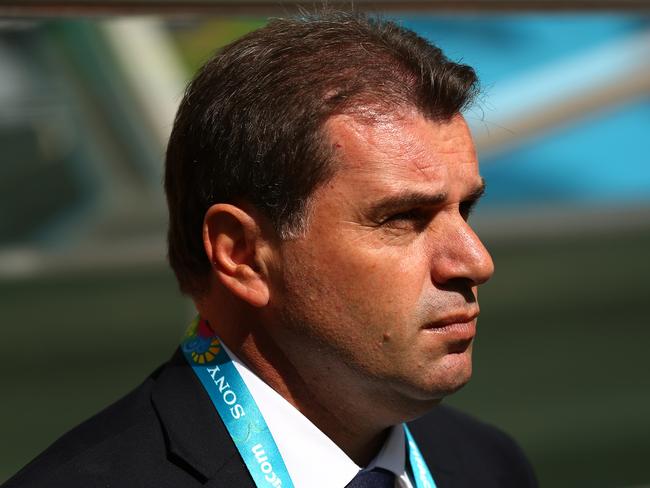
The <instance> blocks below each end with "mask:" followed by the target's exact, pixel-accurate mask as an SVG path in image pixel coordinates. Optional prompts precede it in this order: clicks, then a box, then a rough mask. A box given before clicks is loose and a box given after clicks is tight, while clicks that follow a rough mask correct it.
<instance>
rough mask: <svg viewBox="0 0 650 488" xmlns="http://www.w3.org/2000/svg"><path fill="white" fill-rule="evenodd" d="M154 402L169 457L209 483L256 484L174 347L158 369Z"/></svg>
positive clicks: (214, 484)
mask: <svg viewBox="0 0 650 488" xmlns="http://www.w3.org/2000/svg"><path fill="white" fill-rule="evenodd" d="M151 400H152V403H153V406H154V409H155V410H156V412H157V414H158V418H159V419H160V423H161V425H162V429H163V432H164V433H165V439H166V442H167V449H168V452H169V455H170V456H169V458H170V460H171V461H172V462H174V463H176V464H177V465H179V466H180V467H182V468H184V469H186V470H187V471H189V472H191V473H192V474H193V475H194V476H195V477H196V478H198V479H199V480H200V481H201V482H203V483H205V482H207V481H209V483H207V484H206V486H237V487H251V488H253V487H254V486H255V485H254V483H253V481H252V478H251V476H250V474H249V473H248V470H247V468H246V466H245V465H244V463H243V461H242V460H241V457H240V455H239V452H238V451H237V448H236V447H235V445H234V443H233V442H232V439H231V438H230V435H229V434H228V432H227V430H226V428H225V426H224V424H223V422H222V421H221V418H219V415H218V414H217V412H216V410H215V409H214V407H213V405H212V403H211V401H210V398H209V397H208V395H207V393H206V392H205V390H204V389H203V386H202V385H201V383H200V382H199V380H198V379H197V378H196V376H195V375H194V373H193V371H192V370H191V368H190V367H189V366H188V364H187V363H186V361H185V358H184V357H183V355H182V353H181V351H180V350H179V349H177V350H176V352H175V354H174V356H173V357H172V359H171V360H170V361H169V363H167V364H166V365H165V366H163V368H162V369H161V370H160V372H159V373H158V376H157V378H156V384H155V386H154V388H153V390H152V394H151Z"/></svg>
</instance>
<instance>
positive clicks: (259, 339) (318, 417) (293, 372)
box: [202, 308, 391, 466]
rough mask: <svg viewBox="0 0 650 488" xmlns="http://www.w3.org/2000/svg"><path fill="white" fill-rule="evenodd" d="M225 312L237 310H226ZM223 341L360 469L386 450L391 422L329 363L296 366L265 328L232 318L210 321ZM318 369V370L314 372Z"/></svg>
mask: <svg viewBox="0 0 650 488" xmlns="http://www.w3.org/2000/svg"><path fill="white" fill-rule="evenodd" d="M221 310H232V308H222V309H221ZM202 315H203V316H204V317H205V318H207V319H208V320H209V321H210V322H211V326H212V327H213V329H214V330H215V332H216V333H217V334H218V335H219V337H220V338H221V340H222V341H223V342H224V343H225V344H226V345H227V346H228V348H229V349H230V350H231V351H232V352H233V353H234V354H235V355H236V356H237V357H238V358H239V359H240V360H241V361H243V362H244V363H245V364H246V366H247V367H248V368H249V369H250V370H251V371H252V372H253V373H255V374H256V375H257V376H258V377H259V378H260V379H262V381H264V382H265V383H266V384H268V385H269V386H270V387H271V388H273V389H274V390H275V391H276V392H277V393H278V394H280V395H281V396H282V397H283V398H284V399H285V400H287V401H288V402H289V403H290V404H291V405H293V406H294V407H295V408H296V409H297V410H298V411H300V412H301V413H302V414H303V415H304V416H305V417H307V418H308V419H309V420H310V421H311V422H312V423H313V424H314V425H315V426H316V427H317V428H318V429H320V431H321V432H323V433H324V434H325V435H327V436H328V437H329V438H330V439H332V441H333V442H334V443H335V444H336V445H338V446H339V447H340V448H341V449H342V450H343V451H344V452H345V453H346V454H347V455H348V456H349V457H350V459H352V460H353V461H354V462H355V463H356V464H358V465H359V466H366V465H367V464H368V463H369V462H370V461H371V460H372V459H373V458H374V457H375V455H376V454H377V453H378V452H379V450H380V449H381V447H382V445H383V443H384V441H385V439H386V435H387V433H388V429H389V427H390V425H391V424H390V423H388V422H385V421H384V422H383V423H382V422H379V421H378V417H377V410H378V409H377V405H376V403H375V404H373V403H372V402H368V401H364V398H363V396H362V395H360V393H361V392H360V391H359V388H357V386H356V385H353V384H351V383H349V382H346V381H345V379H346V378H348V375H342V374H339V372H337V371H333V370H332V369H331V368H330V367H329V366H328V364H327V361H325V360H319V359H318V358H315V357H312V358H310V359H311V360H310V363H311V365H312V366H311V367H309V368H307V367H303V366H300V367H296V365H295V364H294V363H293V362H292V361H291V360H290V359H289V358H288V357H287V355H286V354H285V353H284V352H283V351H282V350H281V349H280V348H279V347H278V346H277V345H276V342H275V341H274V340H273V339H272V338H271V337H269V336H268V334H267V333H266V331H265V330H264V329H263V328H254V327H250V326H247V324H250V323H255V321H254V320H252V318H251V320H249V321H247V320H242V319H241V317H240V320H238V321H237V324H236V325H231V324H234V322H232V321H230V320H228V318H227V317H224V316H220V317H219V318H218V319H217V318H216V317H214V320H210V316H209V315H210V314H206V313H202ZM315 365H318V367H315Z"/></svg>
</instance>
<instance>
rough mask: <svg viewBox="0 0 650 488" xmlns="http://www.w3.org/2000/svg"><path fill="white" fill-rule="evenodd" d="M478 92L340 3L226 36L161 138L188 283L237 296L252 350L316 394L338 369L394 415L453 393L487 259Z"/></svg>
mask: <svg viewBox="0 0 650 488" xmlns="http://www.w3.org/2000/svg"><path fill="white" fill-rule="evenodd" d="M475 90H476V77H475V74H474V72H473V70H472V69H471V68H469V67H466V66H463V65H458V64H455V63H452V62H450V61H449V60H447V59H446V58H445V57H444V56H443V54H442V53H441V51H440V50H439V49H437V48H435V47H433V46H431V45H430V44H428V43H427V42H426V41H425V40H423V39H421V38H419V37H417V36H416V35H415V34H414V33H412V32H410V31H408V30H405V29H402V28H401V27H399V26H397V25H396V24H393V23H390V22H380V21H373V20H367V19H365V18H363V17H358V16H353V15H348V14H336V15H326V16H323V17H318V18H302V19H297V20H276V21H272V22H271V23H270V24H269V25H268V26H266V27H264V28H263V29H260V30H258V31H255V32H253V33H251V34H249V35H247V36H245V37H243V38H242V39H240V40H238V41H236V42H235V43H233V44H231V45H229V46H227V47H226V48H224V49H223V50H222V51H221V52H220V53H218V54H217V55H216V56H215V58H213V59H212V60H211V61H210V62H208V63H207V64H206V66H205V67H204V68H203V69H202V70H201V71H200V72H199V74H198V75H197V77H196V78H195V79H194V81H193V82H192V83H191V84H190V86H189V88H188V90H187V93H186V95H185V98H184V100H183V102H182V103H181V107H180V109H179V113H178V116H177V119H176V122H175V125H174V130H173V132H172V136H171V139H170V143H169V148H168V155H167V172H166V179H165V184H166V190H167V196H168V202H169V207H170V231H169V244H170V248H169V253H170V261H171V264H172V266H173V268H174V270H175V272H176V274H177V276H178V279H179V282H180V284H181V288H182V289H183V290H184V291H186V292H189V293H191V294H192V295H193V296H194V297H195V298H196V297H202V298H201V300H202V301H203V303H206V300H207V301H208V302H210V301H211V300H213V299H214V300H213V301H215V302H216V301H218V300H216V298H218V296H223V295H227V296H228V297H234V298H235V300H236V302H237V303H236V304H237V306H238V308H237V309H238V310H246V311H247V312H246V315H245V316H244V313H242V314H240V315H241V316H239V317H235V318H234V321H235V322H237V321H239V324H241V325H238V326H240V327H241V328H242V329H246V330H248V331H252V333H254V334H256V338H255V339H254V342H255V347H257V348H258V349H260V350H261V351H262V352H261V359H260V361H261V362H264V361H267V362H268V361H271V362H273V361H274V360H272V359H271V360H270V359H269V358H273V357H279V358H280V360H275V362H276V363H283V364H284V366H278V364H275V365H274V366H276V367H278V368H280V369H282V367H285V368H286V369H284V371H283V372H280V375H281V376H282V375H285V376H287V375H290V374H294V375H296V376H297V377H299V378H300V380H301V381H303V382H304V383H305V384H307V385H312V384H313V385H320V386H319V387H318V388H314V390H313V391H311V392H310V394H313V395H314V396H315V397H320V398H317V401H320V403H326V402H327V399H326V398H325V397H324V395H328V394H332V388H333V385H332V379H333V381H334V383H335V384H336V385H338V387H340V388H342V389H343V392H347V393H351V396H350V400H349V401H350V402H361V403H363V402H366V403H367V405H366V410H367V409H368V407H371V406H372V402H373V401H378V400H381V401H383V402H387V403H388V404H391V405H392V406H389V407H386V409H385V410H384V414H385V415H384V419H383V420H385V421H386V422H387V425H388V422H390V421H394V420H395V419H396V417H395V418H393V417H391V415H397V416H398V417H399V415H409V414H416V413H421V412H422V405H423V404H427V405H429V404H430V403H431V402H432V401H434V402H435V401H437V400H439V399H440V398H442V397H443V396H444V395H446V394H448V393H450V392H452V391H455V390H456V389H457V388H459V387H460V386H462V385H463V384H464V383H465V382H466V381H467V380H468V379H469V376H470V374H471V344H472V339H473V336H474V327H475V317H476V315H477V314H478V304H477V301H476V287H477V286H478V285H479V284H480V283H483V282H484V281H486V280H487V279H488V278H489V277H490V275H491V274H492V271H493V268H492V261H491V259H490V256H489V254H488V253H487V251H486V250H485V248H484V247H483V246H482V244H481V242H480V241H479V240H478V238H477V237H476V235H475V234H474V233H473V232H472V230H471V228H470V227H469V226H468V224H467V216H468V213H469V211H470V209H471V206H472V204H473V203H474V202H475V201H476V200H477V199H478V197H479V196H480V194H481V192H482V189H483V183H482V180H481V178H480V176H479V174H478V164H477V160H476V154H475V151H474V147H473V144H472V140H471V136H470V134H469V130H468V128H467V125H466V124H465V121H464V119H463V117H462V116H461V115H460V112H461V110H462V109H463V108H464V107H465V106H467V104H468V103H470V102H471V100H472V96H473V95H474V92H475ZM221 303H224V302H223V301H221ZM229 303H231V304H233V303H235V302H232V301H231V302H229ZM240 305H241V307H240ZM207 308H210V307H209V306H207ZM212 310H213V311H214V310H215V309H214V308H213V309H212ZM227 313H228V312H227V311H226V310H224V308H223V307H222V308H221V310H216V311H214V314H215V315H216V316H217V317H216V319H217V321H219V316H223V320H224V321H226V319H225V315H226V314H227ZM231 318H232V317H231ZM295 372H297V373H295ZM306 388H307V389H309V388H310V387H309V386H307V387H306ZM339 393H340V392H339ZM410 405H413V406H412V407H411V406H410ZM410 408H411V409H412V411H411V412H410V413H409V412H407V411H408V410H409V409H410ZM377 411H380V410H379V409H378V410H377Z"/></svg>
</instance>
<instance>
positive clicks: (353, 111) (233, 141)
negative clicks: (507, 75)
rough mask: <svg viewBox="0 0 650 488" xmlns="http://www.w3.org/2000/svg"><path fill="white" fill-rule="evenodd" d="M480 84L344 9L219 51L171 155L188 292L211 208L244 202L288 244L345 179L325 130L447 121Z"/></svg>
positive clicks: (172, 202) (283, 23)
mask: <svg viewBox="0 0 650 488" xmlns="http://www.w3.org/2000/svg"><path fill="white" fill-rule="evenodd" d="M476 83H477V80H476V76H475V74H474V71H473V70H472V69H471V68H469V67H468V66H463V65H459V64H456V63H453V62H450V61H448V60H447V59H446V58H445V57H444V55H443V54H442V52H441V51H440V50H439V49H438V48H436V47H434V46H432V45H431V44H429V43H428V42H427V41H425V40H424V39H422V38H420V37H418V36H417V35H416V34H415V33H413V32H411V31H409V30H406V29H403V28H401V27H400V26H398V25H397V24H395V23H392V22H382V21H377V20H372V19H367V18H365V17H363V16H357V15H353V14H347V13H331V14H326V15H323V16H315V17H301V18H297V19H280V20H272V21H271V22H269V24H268V25H267V26H266V27H264V28H262V29H259V30H257V31H254V32H252V33H250V34H249V35H247V36H244V37H242V38H241V39H239V40H237V41H235V42H234V43H232V44H230V45H228V46H226V47H225V48H223V49H222V50H220V51H219V52H218V53H217V54H216V55H215V56H214V58H212V59H211V60H210V61H209V62H208V63H207V64H206V65H205V66H204V67H203V68H202V69H201V70H200V71H199V73H198V74H197V75H196V77H195V78H194V80H193V81H192V83H191V84H190V85H189V87H188V89H187V91H186V94H185V97H184V98H183V101H182V102H181V105H180V107H179V110H178V114H177V116H176V121H175V123H174V128H173V131H172V135H171V138H170V141H169V146H168V150H167V162H166V175H165V189H166V192H167V199H168V203H169V210H170V227H169V258H170V262H171V265H172V267H173V269H174V271H175V273H176V275H177V277H178V280H179V283H180V286H181V289H182V290H183V291H185V292H187V293H191V294H196V293H199V292H201V291H203V290H205V288H206V285H207V281H208V280H207V278H208V275H209V272H210V263H209V261H208V260H207V258H206V256H205V253H204V252H203V240H202V234H201V228H202V225H203V217H204V215H205V212H206V211H207V209H208V208H209V207H210V206H211V205H213V204H214V203H218V202H233V201H235V200H241V199H244V200H246V201H248V202H250V203H252V204H253V205H254V206H255V207H256V208H257V209H259V210H260V211H261V212H262V213H263V214H264V215H265V216H267V217H268V218H269V219H270V221H271V222H272V224H273V226H274V227H275V228H276V229H277V230H278V232H279V233H280V235H281V236H282V237H285V238H286V237H290V236H292V235H296V234H297V233H299V232H300V231H301V230H303V228H304V224H305V221H306V219H305V217H306V212H307V209H308V203H309V199H310V196H311V194H312V193H313V191H314V190H315V189H316V188H317V187H318V186H320V185H322V184H323V183H325V182H326V181H327V180H328V179H329V178H331V177H332V175H333V174H334V173H335V172H336V161H335V158H334V157H333V156H334V155H333V152H332V147H331V145H330V144H329V143H328V141H327V140H326V138H325V137H323V136H324V130H323V129H324V124H325V122H326V121H327V120H329V119H330V117H332V116H333V115H336V114H350V115H355V116H357V117H359V118H360V119H364V120H368V121H372V119H373V118H375V117H377V116H382V115H387V114H391V113H396V112H399V111H400V110H404V109H405V108H406V109H415V110H416V111H418V112H420V113H421V114H422V115H423V116H425V117H427V118H428V119H430V120H432V121H446V120H449V119H451V117H452V116H453V115H455V114H457V113H459V112H460V111H461V110H462V109H463V108H464V107H465V106H467V105H468V104H469V103H471V101H472V98H473V96H474V94H475V91H476V88H477V87H476Z"/></svg>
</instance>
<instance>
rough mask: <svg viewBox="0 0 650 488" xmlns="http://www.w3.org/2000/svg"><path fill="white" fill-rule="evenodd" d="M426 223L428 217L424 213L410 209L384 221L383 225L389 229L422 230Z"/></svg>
mask: <svg viewBox="0 0 650 488" xmlns="http://www.w3.org/2000/svg"><path fill="white" fill-rule="evenodd" d="M427 223H428V216H427V214H426V212H423V211H422V210H420V209H412V210H407V211H404V212H399V213H396V214H393V215H391V216H390V217H388V218H386V219H384V221H383V222H382V224H383V225H385V226H387V227H390V228H399V229H406V228H409V229H415V230H422V229H424V228H425V227H426V225H427Z"/></svg>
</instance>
